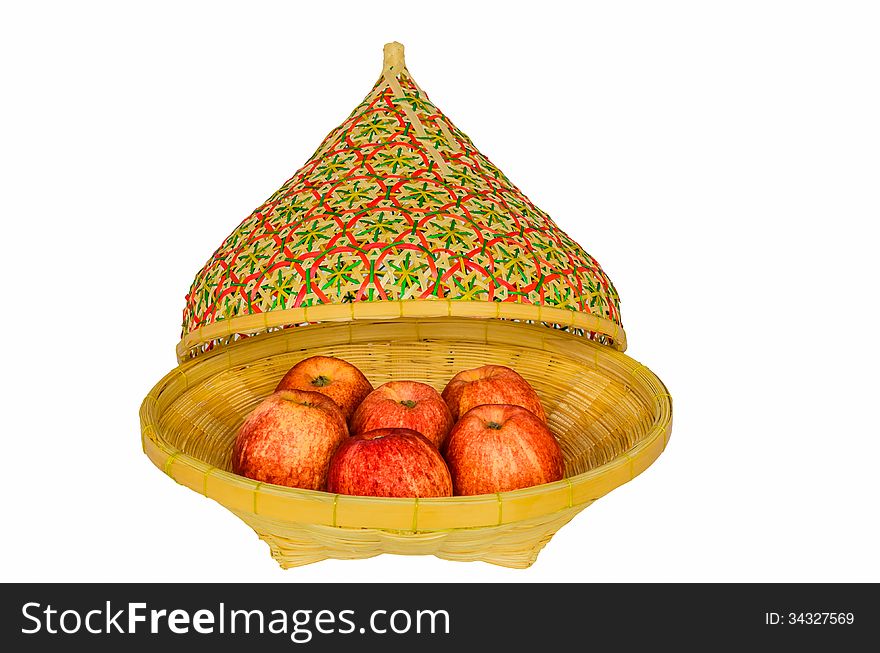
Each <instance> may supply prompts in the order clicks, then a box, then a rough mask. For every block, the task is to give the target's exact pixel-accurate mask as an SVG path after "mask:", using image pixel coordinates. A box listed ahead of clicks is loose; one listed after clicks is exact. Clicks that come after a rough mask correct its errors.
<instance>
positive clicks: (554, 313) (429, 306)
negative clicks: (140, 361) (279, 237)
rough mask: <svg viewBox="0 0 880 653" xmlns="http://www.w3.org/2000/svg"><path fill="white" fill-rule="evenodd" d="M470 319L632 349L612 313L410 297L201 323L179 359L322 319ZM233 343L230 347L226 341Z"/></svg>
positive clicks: (186, 338) (181, 346)
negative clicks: (541, 327)
mask: <svg viewBox="0 0 880 653" xmlns="http://www.w3.org/2000/svg"><path fill="white" fill-rule="evenodd" d="M437 317H469V318H480V319H486V318H490V319H491V318H494V319H508V320H527V321H532V322H538V323H541V322H544V323H548V324H557V325H560V326H564V327H569V328H579V329H585V330H587V331H593V332H596V333H599V334H602V335H605V336H608V337H609V338H611V341H612V345H611V346H612V347H614V349H616V350H618V351H621V352H622V351H626V345H627V342H626V331H625V330H624V328H623V327H622V326H621V325H619V324H617V322H614V321H613V320H610V319H608V318H606V317H601V316H599V315H593V314H591V313H583V312H581V311H575V310H571V309H567V308H555V307H552V306H542V305H540V304H523V303H515V302H489V301H468V300H461V299H439V298H438V299H404V300H382V301H372V302H352V303H349V304H318V305H314V306H298V307H295V308H285V309H280V310H273V311H265V312H263V313H252V314H249V315H237V316H235V317H231V318H227V319H224V320H219V321H217V322H213V323H211V324H207V325H205V326H202V327H199V328H198V329H195V330H193V331H190V332H189V333H186V334H184V335H183V337H182V338H181V339H180V342H178V343H177V347H176V352H177V361H178V362H183V361H185V360H187V359H189V358H190V356H189V353H190V352H191V351H192V350H194V349H196V348H198V347H200V346H202V345H204V344H207V343H209V342H211V341H213V340H217V339H219V338H227V337H230V336H234V335H235V334H260V333H263V332H266V331H268V330H270V329H277V328H281V327H287V326H292V325H306V324H308V325H311V324H314V323H318V322H349V321H352V322H353V321H358V320H397V319H401V318H437ZM223 346H227V345H223Z"/></svg>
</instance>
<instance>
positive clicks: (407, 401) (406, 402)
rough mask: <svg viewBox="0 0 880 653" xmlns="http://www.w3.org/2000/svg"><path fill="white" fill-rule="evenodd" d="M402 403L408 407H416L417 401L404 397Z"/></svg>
mask: <svg viewBox="0 0 880 653" xmlns="http://www.w3.org/2000/svg"><path fill="white" fill-rule="evenodd" d="M400 403H402V404H403V405H404V406H406V407H407V408H415V405H416V402H414V401H413V400H412V399H404V400H403V401H401V402H400Z"/></svg>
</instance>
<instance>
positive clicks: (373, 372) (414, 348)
mask: <svg viewBox="0 0 880 653" xmlns="http://www.w3.org/2000/svg"><path fill="white" fill-rule="evenodd" d="M625 348H626V335H625V332H624V330H623V327H622V325H621V322H620V310H619V298H618V296H617V292H616V290H615V289H614V286H613V285H612V284H611V282H610V280H609V279H608V277H607V276H606V275H605V273H604V272H603V271H602V269H601V268H600V267H599V265H598V263H596V261H595V260H594V259H593V258H592V257H590V256H589V254H587V253H586V252H585V251H584V250H583V249H582V248H581V247H580V246H579V245H578V244H577V243H575V242H574V241H573V240H572V239H571V238H569V237H568V236H567V235H566V234H565V233H564V232H562V231H561V230H560V229H559V228H558V227H557V226H556V224H555V223H554V222H553V221H552V220H551V219H550V217H549V216H547V215H546V214H545V213H544V212H542V211H541V210H540V209H539V208H537V207H535V206H534V205H533V204H532V203H531V202H530V201H529V200H528V199H527V198H526V197H525V196H524V195H523V194H522V193H521V192H520V191H519V190H518V189H517V188H516V187H515V186H513V185H512V184H511V183H510V181H509V180H508V179H507V178H506V177H505V176H504V175H503V173H501V172H500V171H499V170H498V169H497V168H496V167H495V166H493V165H492V164H491V163H490V162H489V161H488V159H486V158H485V157H484V156H483V155H482V154H481V153H480V152H479V151H478V150H477V149H476V148H475V147H474V145H473V143H472V142H471V140H470V139H469V138H468V137H467V136H466V135H465V134H463V133H462V132H461V131H460V130H458V129H457V128H456V127H455V126H454V125H453V124H452V123H451V122H450V121H449V119H448V118H446V116H445V115H444V114H443V113H441V112H440V111H439V109H437V108H436V107H435V106H434V105H433V104H432V103H431V102H430V100H429V99H428V97H427V95H426V94H425V92H424V91H423V90H422V89H421V88H419V86H418V85H417V84H416V83H415V81H414V80H413V79H412V76H411V75H410V74H409V71H408V70H407V69H406V66H405V64H404V61H403V48H402V46H400V45H399V44H397V43H392V44H388V45H386V46H385V58H384V63H383V71H382V75H381V76H380V78H379V81H378V82H377V83H376V84H375V86H374V87H373V89H372V90H371V91H370V93H369V94H368V95H367V97H366V98H365V99H364V101H363V102H362V103H361V104H360V105H359V106H358V107H357V108H356V109H355V110H354V111H353V112H352V114H351V115H350V116H349V118H348V119H347V120H346V121H345V122H344V123H343V124H342V125H340V126H339V127H338V128H336V129H334V130H333V131H332V132H331V133H330V134H329V135H328V136H327V138H326V139H325V140H324V142H323V143H322V144H321V146H320V147H319V148H318V150H317V151H316V152H315V154H314V155H313V156H312V157H311V159H309V161H308V162H307V163H306V164H305V165H304V166H303V167H302V168H300V170H298V171H297V172H296V174H294V176H293V177H292V178H291V179H290V180H288V181H287V182H286V183H285V184H284V186H282V188H281V189H279V191H278V192H276V193H275V194H274V195H273V196H272V197H271V198H269V200H267V201H266V202H265V203H263V204H262V205H261V206H260V207H258V208H257V209H256V210H255V211H254V212H253V214H251V215H250V216H249V217H248V218H247V219H245V220H244V221H243V222H242V223H241V224H240V225H239V227H238V228H237V229H236V230H235V231H234V232H233V233H232V234H231V235H230V236H229V237H228V238H227V239H226V240H225V241H224V242H223V243H222V244H221V246H220V247H219V248H218V249H217V250H216V251H215V252H214V254H213V255H212V256H211V258H210V259H209V260H208V262H207V263H206V264H205V266H204V268H203V269H202V270H201V271H200V272H199V274H198V275H197V276H196V279H195V280H194V282H193V284H192V286H191V288H190V292H189V293H188V294H187V298H186V307H185V309H184V321H183V332H182V338H181V341H180V343H179V344H178V346H177V355H178V361H179V365H178V367H177V368H175V369H174V370H172V371H171V372H170V373H169V374H168V375H167V376H165V378H163V379H162V380H161V381H160V382H159V383H158V384H156V386H155V387H154V388H153V389H152V390H151V391H150V392H149V394H148V395H147V397H146V398H145V399H144V402H143V404H142V406H141V412H140V417H141V432H142V443H143V448H144V452H145V453H146V455H147V456H148V457H149V459H150V460H151V461H152V462H153V463H154V464H155V465H156V466H157V467H158V468H159V469H161V470H162V471H164V472H165V473H166V474H167V475H168V476H170V477H171V478H173V479H174V480H176V481H177V482H178V483H180V484H182V485H185V486H187V487H189V488H190V489H192V490H194V491H196V492H199V493H200V494H202V495H204V496H206V497H208V498H211V499H214V500H215V501H217V502H218V503H220V504H221V505H223V506H225V507H226V508H228V509H229V510H231V511H232V512H233V513H235V514H236V515H237V516H238V517H240V518H241V519H242V520H244V521H245V522H246V523H247V524H248V525H250V526H251V527H252V528H253V529H254V530H255V531H256V533H257V534H258V535H259V536H260V537H261V538H262V539H263V540H265V541H266V542H267V543H268V544H269V547H270V550H271V553H272V555H273V557H274V558H275V559H276V560H277V561H278V562H279V564H280V565H281V566H282V567H285V568H286V567H293V566H297V565H303V564H308V563H311V562H316V561H319V560H323V559H326V558H366V557H371V556H375V555H378V554H380V553H397V554H433V555H436V556H438V557H441V558H446V559H449V560H483V561H486V562H490V563H494V564H499V565H504V566H508V567H516V568H522V567H528V566H529V565H531V564H532V563H533V562H534V560H535V558H536V557H537V555H538V552H539V551H540V550H541V548H542V547H543V546H544V545H545V544H546V543H547V541H548V540H549V539H550V538H551V537H552V536H553V534H554V533H555V532H556V531H557V530H558V529H559V528H560V527H562V526H563V525H564V524H566V523H567V522H568V521H569V520H570V519H572V518H573V517H574V516H575V515H576V514H577V513H578V512H580V511H581V510H583V509H584V508H585V507H587V506H588V505H589V504H590V503H592V502H593V501H595V500H596V499H597V498H599V497H601V496H602V495H604V494H606V493H607V492H609V491H611V490H613V489H614V488H615V487H617V486H619V485H621V484H623V483H625V482H627V481H629V480H631V479H632V478H634V477H635V476H636V475H638V474H639V473H641V472H642V471H643V470H645V469H646V468H647V467H648V466H649V465H650V464H651V463H652V462H653V461H654V460H656V458H657V457H658V456H659V455H660V453H662V451H663V450H664V448H665V446H666V443H667V442H668V440H669V435H670V430H671V423H672V421H671V420H672V406H671V397H670V395H669V393H668V391H667V390H666V388H665V387H664V385H663V383H662V382H661V381H660V380H659V379H658V378H657V376H656V375H654V374H653V373H652V372H651V371H650V370H649V369H648V368H647V367H645V366H644V365H641V364H639V363H637V362H636V361H634V360H633V359H631V358H629V357H628V356H626V355H625V354H624V353H623V351H624V350H625ZM314 355H327V356H337V357H340V358H343V359H345V360H347V361H349V362H351V363H353V364H354V365H356V366H357V367H359V368H360V369H361V370H362V371H363V372H364V374H365V375H366V376H367V377H368V378H369V380H370V381H371V382H372V383H373V385H374V386H376V385H379V384H382V383H385V382H387V381H390V380H398V379H411V380H416V381H422V382H424V383H428V384H430V385H432V386H433V387H435V388H436V389H437V390H438V391H439V390H442V389H443V387H444V386H445V384H446V382H447V381H448V380H449V379H450V378H451V377H452V376H453V375H454V374H455V373H456V372H458V371H461V370H463V369H468V368H472V367H477V366H480V365H485V364H501V365H507V366H509V367H512V368H514V369H515V370H517V371H518V372H519V373H520V374H521V375H522V376H524V377H525V378H526V379H527V380H528V381H529V382H530V383H531V384H532V385H533V386H534V388H535V389H536V391H537V392H538V394H539V396H540V398H541V401H542V403H543V405H544V408H545V411H546V413H547V416H548V424H549V426H550V429H551V430H552V431H553V433H554V434H555V435H556V436H557V437H558V439H559V441H560V443H561V446H562V449H563V454H564V457H565V466H566V473H565V478H564V479H563V480H562V481H559V482H556V483H549V484H545V485H540V486H535V487H531V488H527V489H523V490H517V491H514V492H504V493H499V494H492V495H480V496H471V497H450V498H436V499H435V498H431V499H425V498H423V499H390V498H389V499H385V498H372V497H354V496H346V495H337V494H330V493H326V492H316V491H308V490H300V489H295V488H288V487H281V486H276V485H270V484H265V483H259V482H256V481H253V480H251V479H248V478H244V477H241V476H237V475H235V474H233V473H232V472H231V471H230V456H231V451H232V444H233V442H234V440H235V435H236V433H237V430H238V427H239V426H240V425H241V423H242V422H243V421H244V419H245V417H246V416H247V414H248V412H249V411H250V410H252V409H253V408H254V406H256V404H258V403H259V402H260V401H261V400H262V399H263V398H265V397H266V396H267V395H268V394H270V393H271V392H272V390H273V389H274V387H275V385H276V384H277V383H278V381H279V380H280V378H281V377H282V376H283V375H284V373H285V372H286V371H287V370H288V369H289V368H290V367H291V366H292V365H294V364H295V363H297V362H298V361H300V360H302V359H304V358H307V357H309V356H314Z"/></svg>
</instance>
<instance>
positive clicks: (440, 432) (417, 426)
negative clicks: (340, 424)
mask: <svg viewBox="0 0 880 653" xmlns="http://www.w3.org/2000/svg"><path fill="white" fill-rule="evenodd" d="M452 423H453V422H452V415H451V414H450V413H449V407H448V406H447V405H446V402H445V401H443V397H441V396H440V393H439V392H437V391H436V390H434V388H432V387H431V386H429V385H427V384H425V383H418V382H417V381H390V382H388V383H385V384H383V385H380V386H379V387H378V388H376V389H375V390H373V391H372V392H371V393H370V394H369V395H367V398H366V399H364V400H363V402H361V405H360V406H358V408H357V410H356V411H354V415H352V417H351V432H352V433H354V434H357V433H364V432H366V431H372V430H374V429H382V428H403V429H412V430H413V431H417V432H418V433H421V434H422V435H424V436H425V437H426V438H428V440H430V441H431V444H433V445H434V446H435V447H437V448H438V449H439V448H440V447H441V445H442V444H443V442H444V441H445V440H446V436H447V435H449V429H451V428H452Z"/></svg>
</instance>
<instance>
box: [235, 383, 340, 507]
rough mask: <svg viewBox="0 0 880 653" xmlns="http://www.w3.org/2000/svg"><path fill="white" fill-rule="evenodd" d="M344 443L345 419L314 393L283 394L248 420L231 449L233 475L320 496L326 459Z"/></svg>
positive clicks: (271, 398) (274, 396)
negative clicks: (313, 491) (299, 489)
mask: <svg viewBox="0 0 880 653" xmlns="http://www.w3.org/2000/svg"><path fill="white" fill-rule="evenodd" d="M347 439H348V428H347V426H346V421H345V416H344V415H343V413H342V411H341V409H340V408H339V406H338V405H337V404H336V403H335V402H334V401H333V400H332V399H330V398H329V397H327V396H325V395H323V394H320V393H318V392H307V391H303V390H281V391H278V392H275V393H273V394H271V395H269V396H268V397H267V398H266V399H264V400H263V401H262V402H261V403H260V404H258V405H257V407H256V408H254V410H253V411H252V412H251V413H250V414H249V415H248V416H247V418H246V419H245V421H244V423H243V424H242V425H241V427H240V428H239V430H238V435H237V437H236V439H235V444H234V446H233V449H232V471H233V472H234V473H236V474H240V475H241V476H246V477H248V478H251V479H254V480H256V481H261V482H263V483H274V484H276V485H286V486H288V487H296V488H303V489H307V490H323V489H324V486H325V483H326V479H327V470H328V468H329V466H330V459H331V458H332V457H333V454H334V453H335V452H336V449H337V447H339V445H340V444H342V442H344V441H345V440H347Z"/></svg>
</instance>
